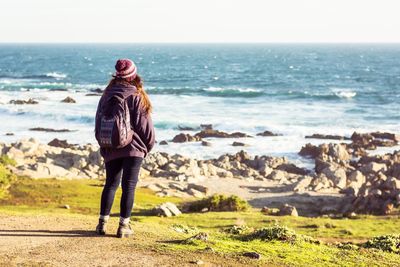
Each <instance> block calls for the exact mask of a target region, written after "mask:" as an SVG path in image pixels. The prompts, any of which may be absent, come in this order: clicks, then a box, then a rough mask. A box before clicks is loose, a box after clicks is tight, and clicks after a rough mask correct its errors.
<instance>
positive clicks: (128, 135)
mask: <svg viewBox="0 0 400 267" xmlns="http://www.w3.org/2000/svg"><path fill="white" fill-rule="evenodd" d="M104 97H106V99H105V100H104V101H103V102H102V105H101V106H100V107H99V110H98V113H97V115H96V122H95V135H96V140H97V142H98V143H99V145H100V147H104V148H122V147H125V146H127V145H129V144H130V143H131V142H132V138H133V133H134V131H133V129H132V126H131V120H130V112H129V106H128V101H127V97H125V98H123V97H121V96H118V95H113V96H108V97H107V95H106V96H104Z"/></svg>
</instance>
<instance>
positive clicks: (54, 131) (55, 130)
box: [29, 127, 73, 133]
mask: <svg viewBox="0 0 400 267" xmlns="http://www.w3.org/2000/svg"><path fill="white" fill-rule="evenodd" d="M29 131H38V132H53V133H65V132H73V131H72V130H68V129H52V128H42V127H36V128H30V129H29Z"/></svg>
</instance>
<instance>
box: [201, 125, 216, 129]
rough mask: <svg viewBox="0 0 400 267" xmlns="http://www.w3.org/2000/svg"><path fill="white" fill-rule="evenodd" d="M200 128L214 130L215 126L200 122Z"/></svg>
mask: <svg viewBox="0 0 400 267" xmlns="http://www.w3.org/2000/svg"><path fill="white" fill-rule="evenodd" d="M200 128H201V129H202V130H212V128H213V126H212V124H200Z"/></svg>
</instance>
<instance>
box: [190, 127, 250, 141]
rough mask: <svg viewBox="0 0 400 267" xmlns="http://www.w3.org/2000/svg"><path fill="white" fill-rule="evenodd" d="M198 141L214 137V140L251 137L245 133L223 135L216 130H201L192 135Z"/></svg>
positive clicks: (223, 133)
mask: <svg viewBox="0 0 400 267" xmlns="http://www.w3.org/2000/svg"><path fill="white" fill-rule="evenodd" d="M194 136H195V137H197V138H199V139H203V138H209V137H215V138H239V137H251V136H249V135H247V134H245V133H240V132H234V133H230V134H229V133H225V132H221V131H218V130H213V129H206V130H202V131H200V132H198V133H196V134H195V135H194Z"/></svg>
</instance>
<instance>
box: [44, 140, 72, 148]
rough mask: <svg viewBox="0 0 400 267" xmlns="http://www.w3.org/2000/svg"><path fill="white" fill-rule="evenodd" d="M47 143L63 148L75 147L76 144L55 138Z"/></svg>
mask: <svg viewBox="0 0 400 267" xmlns="http://www.w3.org/2000/svg"><path fill="white" fill-rule="evenodd" d="M47 145H49V146H54V147H61V148H73V147H74V145H71V144H68V142H67V141H66V140H59V139H57V138H54V139H53V140H51V141H50V142H49V143H48V144H47Z"/></svg>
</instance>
